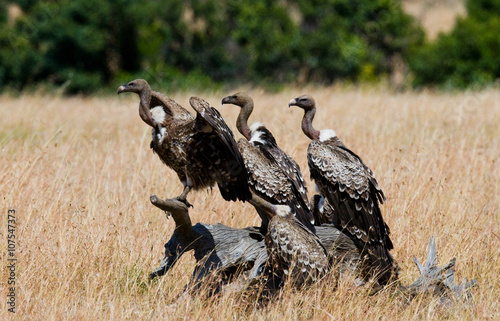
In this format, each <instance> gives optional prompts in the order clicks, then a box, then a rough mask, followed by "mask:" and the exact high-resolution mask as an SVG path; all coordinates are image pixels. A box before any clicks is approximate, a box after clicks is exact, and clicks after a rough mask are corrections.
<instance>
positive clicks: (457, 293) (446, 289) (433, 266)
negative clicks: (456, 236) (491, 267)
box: [403, 236, 477, 303]
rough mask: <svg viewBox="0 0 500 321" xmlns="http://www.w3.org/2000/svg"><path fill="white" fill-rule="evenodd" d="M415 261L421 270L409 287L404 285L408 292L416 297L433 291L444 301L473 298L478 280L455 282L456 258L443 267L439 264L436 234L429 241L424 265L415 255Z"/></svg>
mask: <svg viewBox="0 0 500 321" xmlns="http://www.w3.org/2000/svg"><path fill="white" fill-rule="evenodd" d="M413 262H415V264H416V265H417V268H418V270H419V272H420V276H419V277H418V279H417V280H416V281H415V282H413V283H412V284H411V285H409V286H407V287H403V288H404V289H405V290H406V292H407V293H408V294H409V295H410V296H411V297H414V296H416V295H417V294H421V293H431V294H433V295H436V296H438V297H440V300H441V302H442V303H450V302H451V300H452V299H453V298H463V299H464V300H465V301H469V300H470V299H471V298H472V294H471V292H470V290H471V288H473V287H474V286H476V285H477V282H476V280H471V281H467V279H464V280H463V282H462V283H461V284H455V281H454V280H455V272H454V271H453V267H454V266H455V262H456V260H455V258H453V259H452V260H451V261H450V262H449V263H448V264H445V265H443V266H441V267H439V266H437V264H438V259H437V251H436V242H435V240H434V236H432V237H431V240H430V242H429V251H428V253H427V260H426V262H425V265H424V266H422V264H421V263H420V261H419V260H418V259H417V258H416V257H413Z"/></svg>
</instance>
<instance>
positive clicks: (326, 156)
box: [289, 95, 397, 284]
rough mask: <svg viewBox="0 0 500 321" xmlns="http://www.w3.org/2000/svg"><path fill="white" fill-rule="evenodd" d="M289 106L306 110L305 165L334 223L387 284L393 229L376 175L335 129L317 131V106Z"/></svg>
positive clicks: (392, 266)
mask: <svg viewBox="0 0 500 321" xmlns="http://www.w3.org/2000/svg"><path fill="white" fill-rule="evenodd" d="M289 106H297V107H300V108H302V109H303V110H304V117H303V119H302V131H303V132H304V134H306V136H307V137H309V138H310V139H311V143H310V144H309V147H308V149H307V160H308V164H309V171H310V173H311V179H312V180H314V182H315V183H316V185H317V188H318V190H319V192H320V193H321V196H323V197H325V198H326V199H327V200H328V203H329V205H330V206H332V207H333V222H332V223H333V224H334V225H335V226H336V227H337V228H338V229H339V230H342V231H343V232H344V233H346V234H347V235H349V236H351V238H352V239H353V240H354V241H355V243H356V245H357V246H358V248H359V249H360V251H361V253H362V256H363V257H364V259H366V261H365V267H369V270H370V271H368V272H369V275H373V276H375V277H376V278H377V279H378V281H379V283H381V284H386V283H387V282H389V280H390V279H391V276H392V275H393V273H394V272H395V270H396V268H397V267H396V262H395V260H394V258H393V257H392V255H391V254H390V253H389V251H390V250H391V249H392V248H393V245H392V241H391V239H390V238H389V233H390V231H389V227H388V226H387V224H386V223H385V222H384V219H383V218H382V213H381V211H380V207H379V204H381V203H383V202H384V200H385V197H384V194H383V193H382V190H381V189H380V187H379V185H378V183H377V181H376V179H375V177H374V175H373V173H372V171H371V170H370V169H369V168H368V167H367V166H366V165H365V164H364V163H363V161H362V160H361V158H359V157H358V156H357V155H356V154H354V153H353V152H352V151H351V150H350V149H348V148H347V147H346V146H345V145H344V144H343V143H342V142H341V141H340V139H339V138H338V137H337V135H336V134H335V132H334V131H333V130H331V129H324V130H322V131H318V130H316V129H314V128H313V126H312V121H313V119H314V115H315V113H316V104H315V101H314V99H313V98H312V97H311V96H309V95H303V96H300V97H298V98H295V99H292V100H291V101H290V103H289Z"/></svg>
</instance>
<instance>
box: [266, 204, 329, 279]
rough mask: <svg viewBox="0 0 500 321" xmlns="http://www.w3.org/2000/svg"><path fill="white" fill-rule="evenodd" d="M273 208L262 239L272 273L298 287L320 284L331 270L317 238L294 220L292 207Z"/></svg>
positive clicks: (293, 208)
mask: <svg viewBox="0 0 500 321" xmlns="http://www.w3.org/2000/svg"><path fill="white" fill-rule="evenodd" d="M272 208H273V210H272V211H268V212H266V213H268V215H269V219H270V220H269V227H268V230H267V233H266V236H265V243H266V248H267V253H268V256H269V259H268V262H267V265H268V267H269V268H270V269H271V272H272V273H273V274H275V275H277V276H278V277H279V278H280V279H281V280H283V281H291V282H293V284H294V285H295V286H297V287H300V286H302V285H307V284H311V283H313V282H316V281H319V280H320V279H321V278H322V277H323V276H325V274H326V273H327V272H328V271H329V268H330V265H329V262H328V254H327V252H326V250H325V247H324V246H323V244H322V243H321V241H320V239H319V238H318V236H317V235H316V234H315V233H313V232H312V231H311V230H310V229H308V228H306V227H305V226H304V225H303V224H302V223H301V222H300V221H299V220H297V218H296V211H297V209H296V208H295V207H294V205H293V204H290V206H289V205H272Z"/></svg>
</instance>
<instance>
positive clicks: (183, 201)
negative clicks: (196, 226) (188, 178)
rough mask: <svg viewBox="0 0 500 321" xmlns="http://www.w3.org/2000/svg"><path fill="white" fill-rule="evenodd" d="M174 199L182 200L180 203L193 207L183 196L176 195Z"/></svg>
mask: <svg viewBox="0 0 500 321" xmlns="http://www.w3.org/2000/svg"><path fill="white" fill-rule="evenodd" d="M175 199H176V200H178V201H179V202H182V203H184V204H186V206H187V207H194V206H193V205H192V204H191V203H189V202H188V201H187V199H186V198H184V197H181V196H177V197H176V198H175Z"/></svg>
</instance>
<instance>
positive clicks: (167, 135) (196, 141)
mask: <svg viewBox="0 0 500 321" xmlns="http://www.w3.org/2000/svg"><path fill="white" fill-rule="evenodd" d="M122 92H134V93H137V94H138V95H139V97H140V103H139V115H140V117H141V118H142V120H144V122H145V123H146V124H148V125H150V126H151V127H153V129H152V141H151V148H152V149H153V151H154V152H155V153H157V154H158V156H159V157H160V159H161V160H162V161H163V162H164V163H165V164H166V165H167V166H169V167H170V168H172V169H173V170H174V171H175V172H176V173H177V175H178V176H179V179H180V181H181V182H182V184H183V185H184V190H183V192H182V194H181V195H180V196H179V197H178V198H179V200H181V201H184V202H187V201H186V196H187V194H188V193H189V191H190V190H191V189H194V190H200V189H204V188H208V187H211V186H213V185H214V184H215V183H217V185H218V186H219V189H220V191H221V194H222V196H223V197H224V199H226V200H232V201H235V200H237V199H239V200H242V201H246V200H248V199H249V198H250V197H251V194H250V190H249V188H248V176H247V173H246V170H245V165H244V162H243V159H242V157H241V154H240V152H239V150H238V146H237V145H236V142H235V141H234V137H233V133H232V132H231V130H230V129H229V128H228V127H227V125H226V123H225V122H224V120H223V119H222V117H221V116H220V114H219V112H218V111H217V110H216V109H215V108H213V107H212V106H210V104H209V103H207V102H206V101H204V100H203V99H201V98H197V97H191V98H190V100H189V103H190V104H191V106H192V107H193V109H194V110H195V111H196V117H194V116H193V115H191V114H190V113H189V112H188V111H187V110H186V109H184V108H183V107H181V106H180V105H179V104H177V103H176V102H175V101H173V100H172V99H170V98H168V97H166V96H165V95H163V94H161V93H159V92H156V91H152V90H151V87H150V86H149V84H148V83H147V82H146V81H145V80H143V79H136V80H133V81H131V82H129V83H128V84H126V85H123V86H120V87H119V88H118V94H120V93H122Z"/></svg>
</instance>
